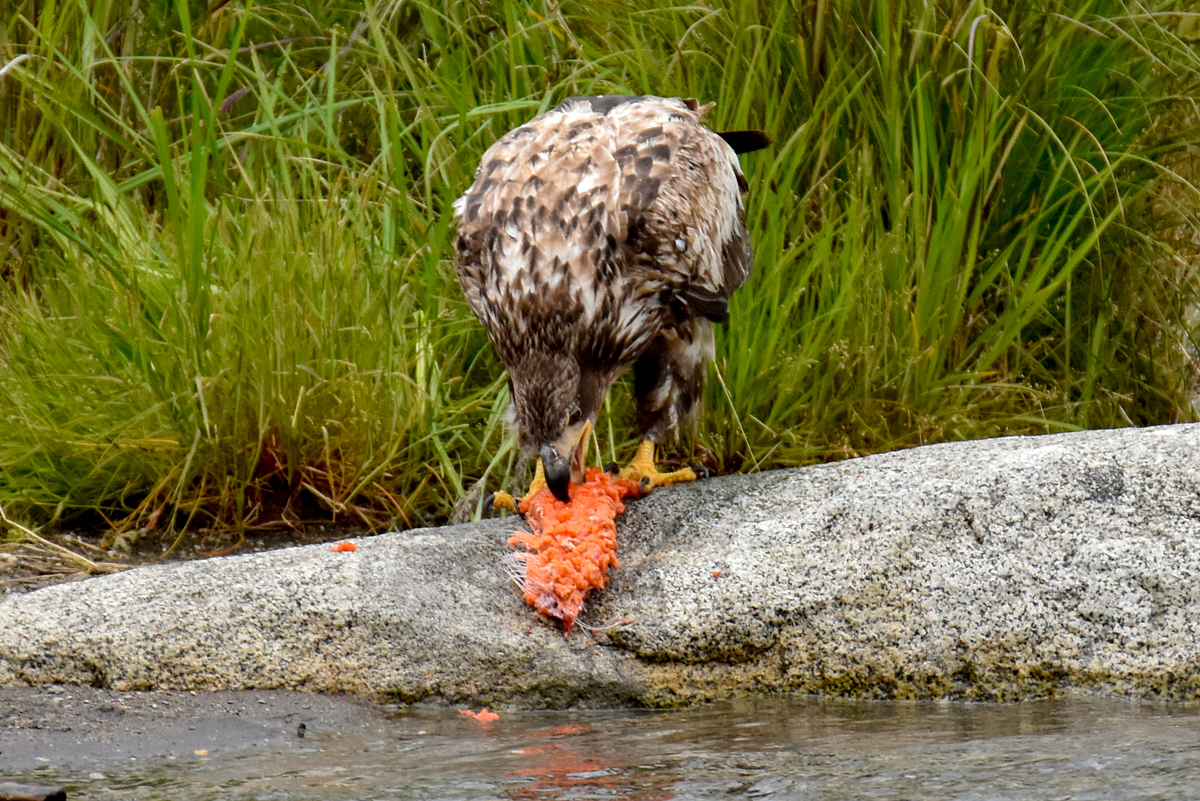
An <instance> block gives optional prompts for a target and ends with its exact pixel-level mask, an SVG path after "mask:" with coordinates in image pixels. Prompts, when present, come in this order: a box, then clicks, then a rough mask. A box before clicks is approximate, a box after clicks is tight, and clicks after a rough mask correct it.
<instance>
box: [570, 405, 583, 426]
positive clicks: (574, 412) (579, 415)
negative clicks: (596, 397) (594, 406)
mask: <svg viewBox="0 0 1200 801" xmlns="http://www.w3.org/2000/svg"><path fill="white" fill-rule="evenodd" d="M582 419H583V410H582V409H580V408H579V407H578V406H575V407H573V408H572V409H571V413H570V414H568V415H567V425H568V426H573V425H575V424H576V423H578V422H579V421H580V420H582Z"/></svg>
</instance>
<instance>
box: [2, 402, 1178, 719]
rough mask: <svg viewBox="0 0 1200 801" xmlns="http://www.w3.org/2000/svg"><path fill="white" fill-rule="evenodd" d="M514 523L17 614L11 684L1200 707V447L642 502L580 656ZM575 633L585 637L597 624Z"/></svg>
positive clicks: (110, 591)
mask: <svg viewBox="0 0 1200 801" xmlns="http://www.w3.org/2000/svg"><path fill="white" fill-rule="evenodd" d="M520 522H521V521H520V520H519V518H507V519H501V520H490V521H485V522H482V523H475V524H468V525H463V526H453V527H446V528H439V529H424V530H418V531H409V532H398V533H391V534H383V535H378V536H375V537H370V538H364V539H360V540H359V541H358V544H359V548H358V550H357V551H356V552H353V553H335V552H331V551H330V549H329V546H328V545H314V546H309V547H301V548H292V549H285V550H280V551H272V552H266V553H258V554H251V555H245V556H230V557H221V558H213V559H206V560H198V561H191V562H178V563H171V564H164V565H158V566H151V567H143V568H137V569H134V570H130V571H127V572H125V573H121V574H116V575H110V576H103V577H98V578H94V579H89V580H87V581H83V582H76V583H71V584H63V585H58V586H53V587H47V588H45V589H41V590H37V591H35V592H31V593H28V594H25V595H15V596H7V597H5V598H3V599H2V600H0V684H4V683H11V684H22V683H28V684H43V683H48V682H67V683H80V684H90V685H93V686H97V687H112V688H116V689H249V688H258V689H267V688H270V689H277V688H289V689H303V690H311V691H324V692H342V691H345V692H352V693H356V694H361V695H366V696H370V697H375V698H388V699H396V700H401V701H418V700H432V701H441V702H447V703H472V704H489V705H496V704H500V705H509V706H556V707H566V706H617V705H630V704H640V705H648V706H663V705H674V704H680V703H689V702H693V701H697V700H705V699H712V698H720V697H727V696H731V695H738V694H743V693H750V692H778V691H798V692H817V693H830V694H836V695H849V696H862V697H881V698H896V697H901V698H930V697H955V698H978V699H993V700H996V699H1000V700H1003V699H1016V698H1028V697H1042V696H1047V695H1056V694H1063V693H1073V692H1097V691H1098V692H1110V693H1120V694H1128V695H1135V696H1141V697H1153V698H1166V699H1191V698H1196V697H1200V425H1179V426H1163V427H1158V428H1147V429H1121V430H1112V431H1091V432H1082V433H1071V434H1059V435H1050V436H1041V437H1014V438H1005V439H995V440H986V441H977V442H963V443H952V444H941V445H931V446H926V447H921V448H914V449H912V450H908V451H902V452H896V453H890V454H883V455H878V456H869V457H864V458H861V459H855V460H850V461H846V462H840V463H836V464H831V465H821V466H814V467H807V468H800V469H795V470H782V471H776V472H770V473H761V474H754V475H742V476H728V477H721V478H714V479H709V480H706V481H703V482H698V483H696V484H693V485H688V486H677V487H672V488H664V489H662V490H658V491H656V492H654V493H653V494H651V495H650V496H648V497H647V498H644V499H641V500H638V501H634V502H631V503H630V504H629V509H628V511H627V512H626V513H625V514H624V515H623V516H622V517H621V518H620V519H619V521H618V526H619V539H620V543H621V544H620V548H619V556H620V560H621V565H620V568H619V569H617V570H616V571H615V572H614V573H613V576H612V579H613V580H612V583H610V584H609V586H608V588H607V589H605V590H604V591H603V592H601V593H597V594H595V595H593V597H592V599H590V600H589V603H588V606H587V607H586V608H585V611H584V614H583V616H582V617H581V619H580V623H579V624H577V626H576V629H575V630H574V631H573V632H572V634H571V635H570V636H569V637H564V636H563V634H562V631H561V629H560V628H559V627H558V626H557V625H556V624H555V623H554V622H553V621H548V620H545V619H543V618H540V617H538V616H537V615H536V614H535V613H534V612H533V611H532V610H531V609H530V608H528V607H527V606H525V605H524V603H523V602H522V600H521V596H520V593H519V592H518V590H517V588H516V587H515V586H514V584H513V583H512V581H511V579H510V578H509V573H508V570H506V566H505V562H506V560H507V559H509V553H510V549H509V547H508V545H507V538H508V535H509V533H510V532H511V531H512V530H513V528H514V526H516V525H518V524H519V523H520ZM580 624H583V625H580Z"/></svg>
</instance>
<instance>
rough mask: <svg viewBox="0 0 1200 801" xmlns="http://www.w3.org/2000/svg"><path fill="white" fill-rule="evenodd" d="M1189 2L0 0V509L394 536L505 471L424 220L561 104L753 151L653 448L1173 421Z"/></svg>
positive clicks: (498, 392) (612, 452)
mask: <svg viewBox="0 0 1200 801" xmlns="http://www.w3.org/2000/svg"><path fill="white" fill-rule="evenodd" d="M1190 5H1191V4H1189V3H1184V2H1169V1H1164V2H1156V1H1155V0H1147V2H1134V1H1133V0H1090V1H1086V2H1065V1H1063V2H1059V1H1058V0H1032V1H1031V0H997V1H996V2H993V3H984V2H975V1H974V0H936V1H934V0H929V1H925V0H841V1H838V2H834V1H833V0H803V1H802V0H757V1H756V0H659V2H657V3H656V4H655V5H654V6H653V7H650V8H647V7H646V6H645V4H644V3H642V2H633V0H586V1H585V2H578V1H577V0H534V1H533V2H529V3H517V2H500V1H499V0H497V1H496V2H486V1H484V0H468V1H466V2H462V1H460V0H371V1H370V2H367V3H365V4H364V3H362V2H357V1H356V2H350V0H345V1H344V2H336V1H334V2H327V1H325V0H295V1H294V2H291V3H286V4H284V3H270V4H255V3H252V2H245V1H244V0H210V2H207V3H205V2H200V1H199V0H190V1H189V0H175V2H165V1H164V2H155V1H154V0H0V9H3V10H2V11H0V26H3V27H0V513H2V515H3V517H2V520H3V521H5V522H7V525H8V532H9V534H10V536H15V537H25V538H29V537H31V536H34V537H36V536H38V535H37V534H36V532H35V530H37V529H46V530H54V529H56V528H62V527H66V526H85V527H91V528H92V529H93V530H97V531H101V532H107V538H106V540H105V544H106V545H107V544H111V542H112V538H113V537H115V536H118V535H122V536H124V535H130V534H140V535H142V536H145V535H146V534H147V533H153V535H154V536H153V537H152V539H156V540H157V541H160V542H162V543H163V544H168V543H171V542H172V541H174V542H178V540H177V539H175V534H176V532H178V531H180V530H182V529H184V528H185V527H191V528H192V529H196V528H201V529H202V528H226V529H232V530H237V531H247V530H250V531H252V530H258V529H264V528H269V527H272V526H280V525H286V526H298V525H301V524H303V523H304V522H306V521H314V520H335V521H341V522H350V523H354V524H361V525H364V526H369V527H376V528H377V527H382V526H391V525H399V526H414V525H419V524H430V523H437V522H441V521H445V520H447V519H449V518H450V517H451V516H452V515H453V514H454V507H455V504H456V503H460V509H461V508H464V507H465V508H468V509H469V510H473V511H475V512H476V513H477V512H478V503H479V497H480V496H481V494H482V493H481V492H479V491H478V489H477V488H479V487H482V486H487V487H488V488H493V489H494V488H496V487H498V486H500V485H504V484H510V483H512V482H514V481H518V480H519V481H524V480H525V477H524V476H515V475H513V470H514V465H515V458H514V456H515V454H514V450H513V446H512V443H511V442H510V440H509V439H508V438H507V436H506V432H505V430H504V428H503V425H502V423H501V414H502V411H503V408H504V406H505V403H506V399H505V382H504V380H503V376H502V372H501V366H500V365H499V363H498V361H497V359H496V358H495V356H494V354H493V353H492V352H491V350H490V348H489V346H488V344H487V341H486V338H485V335H484V333H483V330H482V328H481V327H480V326H479V325H478V324H477V323H476V322H475V320H474V318H473V317H472V315H471V313H470V311H469V310H468V309H467V307H466V305H465V303H464V302H463V300H462V298H461V295H460V293H459V290H458V287H457V283H456V279H455V277H454V274H453V270H452V266H451V264H450V252H451V251H450V248H449V247H448V243H449V241H450V238H451V237H452V235H453V221H452V220H451V216H450V213H449V208H450V203H451V202H452V201H453V200H454V198H455V197H457V196H458V195H459V194H460V193H461V192H462V191H463V190H464V189H465V188H466V187H467V185H468V184H469V183H470V182H471V180H472V175H473V171H474V169H475V165H476V164H477V163H478V160H479V157H480V155H481V154H482V152H483V150H484V149H485V148H486V147H487V146H488V145H489V144H490V143H491V142H492V141H494V140H495V139H496V138H497V137H499V136H500V135H502V134H503V133H504V132H505V131H507V130H508V129H510V128H512V127H514V126H515V125H517V124H520V123H521V122H523V121H525V120H527V119H528V118H530V117H532V116H533V115H535V114H537V113H538V112H541V111H544V110H547V109H549V108H551V107H553V106H554V105H556V104H557V103H559V102H560V101H562V100H563V99H565V98H566V97H569V96H572V95H585V94H600V93H634V94H642V93H649V94H658V95H668V96H669V95H680V96H687V97H696V98H699V99H701V100H702V101H709V100H713V101H716V103H717V106H716V109H715V110H714V111H713V112H712V114H711V115H710V118H709V122H710V124H711V125H712V126H713V127H714V128H718V129H724V128H750V127H754V128H761V129H763V130H765V131H767V132H768V133H769V134H770V135H771V137H772V138H773V140H774V145H773V146H772V147H771V148H770V149H769V150H767V151H762V152H759V153H756V154H751V155H748V156H744V157H743V165H744V167H745V171H746V174H747V178H748V180H749V184H750V191H749V196H748V201H747V202H748V218H749V225H750V228H751V233H752V237H753V241H754V243H755V250H756V268H755V273H754V275H753V277H752V278H751V280H750V282H749V283H748V285H747V286H746V287H745V288H744V289H742V290H741V291H739V292H738V293H737V294H736V295H735V296H734V298H733V303H732V307H733V308H732V319H731V321H730V323H729V324H728V325H727V326H726V327H724V328H723V330H722V331H721V332H720V333H719V339H718V357H717V360H716V364H715V368H714V370H713V371H712V373H711V379H712V380H710V383H709V390H708V395H707V399H706V403H707V407H706V412H705V415H704V417H703V419H702V421H701V424H700V427H699V431H698V433H697V437H696V441H695V443H694V448H695V450H694V451H688V450H685V451H684V452H682V453H681V455H682V456H685V457H686V458H689V459H700V460H703V461H706V462H708V463H709V465H710V466H711V467H713V468H715V469H716V470H718V471H720V472H729V471H738V470H753V469H767V468H774V467H781V466H787V465H800V464H805V463H811V462H816V461H821V460H829V459H839V458H844V457H849V456H854V455H858V454H865V453H870V452H875V451H883V450H889V449H895V448H901V447H907V446H911V445H916V444H920V443H927V442H935V441H940V440H959V439H967V438H974V437H987V436H995V435H1001V434H1026V433H1037V432H1048V431H1065V430H1073V429H1078V428H1085V427H1105V426H1124V425H1151V424H1159V423H1170V422H1177V421H1184V420H1194V419H1196V416H1197V410H1196V407H1195V405H1194V403H1193V397H1192V394H1191V393H1192V388H1193V380H1194V367H1195V357H1196V353H1195V348H1194V335H1195V318H1196V314H1195V308H1196V307H1195V301H1196V294H1197V288H1198V284H1197V270H1196V264H1197V263H1196V261H1195V250H1194V244H1193V239H1194V236H1195V232H1196V230H1197V222H1198V219H1197V213H1198V212H1197V209H1198V207H1200V206H1198V204H1197V197H1198V195H1197V189H1196V186H1195V185H1194V184H1193V183H1192V182H1191V177H1192V176H1194V175H1195V174H1196V170H1195V168H1194V165H1193V160H1194V158H1195V155H1196V152H1197V151H1196V145H1197V131H1196V128H1195V123H1196V120H1197V115H1196V109H1195V103H1196V98H1197V96H1198V95H1197V82H1198V79H1197V76H1198V75H1200V55H1198V50H1197V45H1198V43H1200V15H1198V14H1197V13H1196V12H1195V11H1194V10H1191V9H1190V8H1189V6H1190ZM610 400H611V403H610V408H609V412H610V414H609V415H608V416H606V417H605V418H603V419H602V420H601V421H600V424H599V426H598V433H597V437H596V447H597V448H598V449H599V451H600V458H602V459H603V460H605V461H607V460H609V459H614V460H618V461H623V460H625V459H627V458H628V457H629V455H630V453H631V450H632V448H631V443H632V436H633V433H634V432H633V431H632V430H631V422H632V414H631V408H630V404H629V402H628V399H627V397H626V395H625V394H623V393H621V392H618V393H615V395H614V396H613V397H612V398H611V399H610ZM594 458H595V456H594ZM463 499H465V503H462V501H463ZM472 504H473V506H472ZM0 525H3V523H0Z"/></svg>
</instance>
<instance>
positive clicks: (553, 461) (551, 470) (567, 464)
mask: <svg viewBox="0 0 1200 801" xmlns="http://www.w3.org/2000/svg"><path fill="white" fill-rule="evenodd" d="M541 456H542V471H543V473H544V474H545V476H546V486H547V487H549V488H550V491H551V492H552V493H554V497H555V498H558V499H559V500H560V501H562V502H563V503H570V502H571V496H570V494H569V493H568V492H567V490H568V487H569V486H570V483H571V461H568V460H567V459H564V458H563V456H562V455H561V454H560V453H559V452H558V451H556V450H555V449H554V448H552V447H550V446H549V445H543V446H542V452H541Z"/></svg>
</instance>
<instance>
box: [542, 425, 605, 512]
mask: <svg viewBox="0 0 1200 801" xmlns="http://www.w3.org/2000/svg"><path fill="white" fill-rule="evenodd" d="M591 433H592V423H591V421H590V420H585V421H584V423H583V425H582V426H581V427H580V429H579V431H578V433H577V434H576V436H575V441H574V442H571V441H570V435H569V434H568V437H567V441H566V442H563V443H561V444H562V445H565V446H566V447H565V448H564V450H566V451H567V453H569V454H570V457H569V458H568V457H567V456H564V455H563V454H562V453H561V452H560V450H559V449H558V448H555V447H552V446H550V445H543V446H542V450H541V452H540V454H539V455H540V456H541V457H542V470H543V472H544V473H545V476H546V486H547V487H549V488H550V492H552V493H554V497H555V498H558V499H559V500H560V501H562V502H563V503H570V502H571V495H570V493H569V491H568V490H569V487H570V485H571V482H572V481H574V482H575V483H576V484H579V483H582V482H583V480H584V476H585V474H586V472H587V446H588V437H589V436H591Z"/></svg>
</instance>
